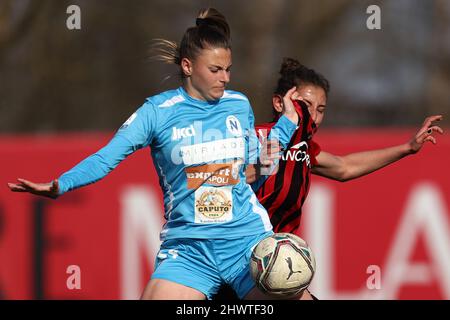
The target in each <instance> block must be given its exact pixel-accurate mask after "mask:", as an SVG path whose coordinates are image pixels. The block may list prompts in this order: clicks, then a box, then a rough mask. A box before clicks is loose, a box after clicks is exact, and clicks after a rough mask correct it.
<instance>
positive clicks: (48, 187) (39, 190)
mask: <svg viewBox="0 0 450 320" xmlns="http://www.w3.org/2000/svg"><path fill="white" fill-rule="evenodd" d="M17 181H18V182H17V183H8V187H9V189H10V190H11V191H13V192H29V193H32V194H36V195H38V196H43V197H48V198H52V199H56V198H57V197H58V194H59V193H58V192H59V185H58V179H55V180H53V181H52V182H49V183H34V182H31V181H28V180H25V179H20V178H19V179H17Z"/></svg>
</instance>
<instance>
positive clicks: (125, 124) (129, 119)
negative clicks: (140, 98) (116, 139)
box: [120, 112, 137, 129]
mask: <svg viewBox="0 0 450 320" xmlns="http://www.w3.org/2000/svg"><path fill="white" fill-rule="evenodd" d="M136 117H137V113H136V112H135V113H133V114H132V115H131V116H130V117H129V118H128V119H127V121H125V122H124V123H123V125H122V126H121V127H120V129H126V128H128V126H129V125H130V124H131V123H132V122H133V121H134V119H136Z"/></svg>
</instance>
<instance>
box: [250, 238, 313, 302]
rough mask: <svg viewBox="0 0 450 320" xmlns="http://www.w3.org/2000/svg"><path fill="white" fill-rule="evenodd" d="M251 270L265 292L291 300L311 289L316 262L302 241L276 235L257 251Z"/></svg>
mask: <svg viewBox="0 0 450 320" xmlns="http://www.w3.org/2000/svg"><path fill="white" fill-rule="evenodd" d="M250 271H251V274H252V277H253V279H254V280H255V283H256V286H257V287H258V288H259V289H260V290H261V291H262V292H264V293H265V294H267V295H269V296H271V297H274V298H290V297H294V296H297V295H299V294H300V293H301V292H302V291H303V290H305V289H306V288H307V287H308V286H309V284H310V283H311V280H312V278H313V276H314V273H315V271H316V260H315V258H314V255H313V252H312V250H311V248H310V247H309V246H308V244H307V243H306V241H304V240H303V239H302V238H300V237H298V236H296V235H293V234H290V233H275V234H273V235H272V236H270V237H268V238H265V239H263V240H261V241H260V242H259V243H258V244H257V245H256V247H255V248H254V249H253V253H252V257H251V262H250Z"/></svg>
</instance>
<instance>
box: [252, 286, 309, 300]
mask: <svg viewBox="0 0 450 320" xmlns="http://www.w3.org/2000/svg"><path fill="white" fill-rule="evenodd" d="M244 299H245V300H275V299H274V298H272V297H270V296H268V295H266V294H264V293H262V292H261V291H260V290H259V289H258V288H257V287H254V288H253V289H252V290H251V291H250V292H249V293H248V294H247V295H246V296H245V298H244ZM286 300H314V299H313V297H312V296H311V294H310V293H309V291H308V290H303V292H302V293H301V294H300V295H298V296H295V297H292V298H289V299H286Z"/></svg>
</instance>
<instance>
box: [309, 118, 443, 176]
mask: <svg viewBox="0 0 450 320" xmlns="http://www.w3.org/2000/svg"><path fill="white" fill-rule="evenodd" d="M441 119H442V115H436V116H431V117H428V118H426V119H425V121H424V122H423V124H422V127H421V128H420V129H419V130H418V131H417V133H416V134H415V135H414V136H413V137H412V139H411V140H410V141H409V142H407V143H405V144H402V145H398V146H394V147H390V148H385V149H378V150H372V151H366V152H358V153H351V154H348V155H345V156H336V155H333V154H331V153H328V152H324V151H322V152H321V153H319V155H318V156H317V158H316V159H317V165H316V166H314V167H313V168H312V172H313V173H314V174H317V175H321V176H324V177H327V178H330V179H334V180H338V181H348V180H351V179H355V178H358V177H361V176H364V175H366V174H369V173H371V172H374V171H376V170H378V169H381V168H383V167H385V166H387V165H388V164H391V163H393V162H395V161H398V160H400V159H402V158H403V157H405V156H407V155H411V154H415V153H417V152H419V151H420V149H421V148H422V146H423V145H424V144H425V143H426V142H431V143H433V144H436V143H437V141H436V137H435V136H433V134H435V133H439V134H443V133H444V131H443V130H442V129H441V128H440V127H439V126H436V125H435V124H434V122H435V121H440V120H441Z"/></svg>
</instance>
